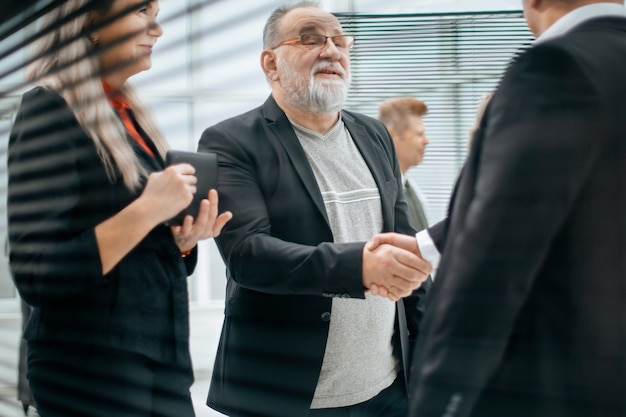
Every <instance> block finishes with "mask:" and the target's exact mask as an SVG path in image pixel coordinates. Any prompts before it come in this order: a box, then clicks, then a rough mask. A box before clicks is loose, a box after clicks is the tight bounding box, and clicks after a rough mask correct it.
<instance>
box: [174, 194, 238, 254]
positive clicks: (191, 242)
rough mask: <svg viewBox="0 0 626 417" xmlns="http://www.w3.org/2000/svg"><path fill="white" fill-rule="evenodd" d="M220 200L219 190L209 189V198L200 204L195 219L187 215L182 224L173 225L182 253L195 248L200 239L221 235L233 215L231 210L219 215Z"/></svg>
mask: <svg viewBox="0 0 626 417" xmlns="http://www.w3.org/2000/svg"><path fill="white" fill-rule="evenodd" d="M218 202H219V198H218V194H217V191H216V190H211V191H209V195H208V199H205V200H202V203H201V204H200V210H199V211H198V216H196V218H195V221H194V218H193V217H191V216H185V220H184V221H183V224H182V225H180V226H172V227H171V229H172V234H173V235H174V240H175V241H176V244H177V245H178V248H179V249H180V251H181V253H184V252H187V251H189V250H191V249H193V248H194V247H195V246H196V244H197V243H198V241H200V240H204V239H208V238H212V237H217V236H219V234H220V233H221V231H222V228H223V227H224V225H225V224H226V223H228V221H229V220H230V219H231V218H232V217H233V214H232V213H231V212H230V211H226V212H224V213H222V214H220V215H218V214H217V210H218ZM183 208H184V207H183ZM181 210H182V209H181ZM175 214H176V213H175Z"/></svg>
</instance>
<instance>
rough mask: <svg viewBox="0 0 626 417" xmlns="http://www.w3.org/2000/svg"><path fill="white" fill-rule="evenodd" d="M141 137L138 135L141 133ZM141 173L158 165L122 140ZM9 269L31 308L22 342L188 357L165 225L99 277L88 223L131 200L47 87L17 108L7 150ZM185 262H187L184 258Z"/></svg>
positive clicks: (179, 263) (182, 275)
mask: <svg viewBox="0 0 626 417" xmlns="http://www.w3.org/2000/svg"><path fill="white" fill-rule="evenodd" d="M144 136H145V134H144ZM128 140H130V141H131V143H132V144H133V146H134V149H135V151H136V153H137V154H138V156H139V158H140V160H141V161H142V163H143V164H144V165H145V166H146V168H147V169H148V170H149V171H156V170H161V169H162V168H163V161H162V160H161V158H159V157H157V158H152V157H150V156H149V155H148V154H147V153H146V152H145V151H144V150H143V149H142V148H141V147H140V146H139V145H138V144H136V143H135V142H134V141H133V140H132V139H130V137H129V138H128ZM8 173H9V187H8V228H9V241H10V266H11V272H12V275H13V279H14V280H15V284H16V286H17V289H18V291H19V293H20V295H21V296H22V297H23V299H24V300H25V301H26V302H27V303H28V304H30V305H31V306H33V307H34V309H33V311H32V315H31V317H30V319H29V321H28V324H27V326H26V329H25V334H24V337H25V338H26V339H27V340H28V341H61V342H72V343H83V344H84V343H86V344H96V345H99V346H105V347H111V348H116V349H122V350H126V351H131V352H135V353H140V354H144V355H146V356H148V357H150V358H152V359H155V360H168V361H170V360H172V359H173V358H174V357H175V354H179V355H182V356H181V357H180V359H181V360H183V361H187V362H188V360H189V357H188V356H189V350H188V338H189V333H188V305H187V304H188V301H187V300H188V297H187V278H186V277H187V275H188V274H189V273H191V271H192V270H193V267H194V266H195V260H196V255H195V253H194V255H193V256H190V257H187V258H184V259H185V261H183V259H182V258H181V256H180V251H179V249H178V247H177V246H176V244H175V242H174V239H173V237H172V233H171V231H170V230H169V228H168V227H165V226H158V227H156V228H155V229H154V230H152V232H150V234H149V235H148V236H147V237H146V238H144V240H143V241H142V242H140V243H139V245H137V247H136V248H135V249H133V250H132V251H131V252H130V253H129V254H128V255H126V256H125V257H124V258H123V259H122V260H121V261H120V262H119V264H118V265H117V266H116V267H115V268H114V269H113V270H112V271H111V272H109V273H108V274H107V275H105V276H103V274H102V265H101V263H100V256H99V252H98V248H97V244H96V239H95V234H94V228H95V226H96V225H98V224H99V223H101V222H103V221H104V220H106V219H108V218H109V217H111V216H113V215H114V214H116V213H118V212H119V211H120V210H121V209H122V208H124V207H125V206H127V205H128V204H129V203H130V202H131V201H133V200H134V199H136V198H137V196H138V195H139V193H140V192H141V191H142V188H143V187H141V189H139V190H137V191H136V192H131V191H129V190H128V189H127V188H126V186H125V185H124V184H123V182H122V180H121V177H120V176H119V175H118V176H117V179H116V181H115V183H111V181H109V179H108V178H107V175H106V172H105V168H104V165H103V164H102V162H101V160H100V158H99V157H98V154H97V151H96V148H95V145H94V143H93V141H92V140H91V139H89V137H88V136H87V135H86V133H85V131H84V130H83V129H82V128H81V126H80V125H79V124H78V122H77V121H76V118H75V117H74V114H73V113H72V111H71V110H70V108H69V107H68V105H67V104H66V103H65V101H64V100H63V99H62V98H61V96H59V95H58V94H56V93H53V92H50V91H48V90H45V89H43V88H35V89H33V90H31V91H29V92H28V93H26V94H25V95H24V97H23V99H22V103H21V105H20V108H19V110H18V113H17V116H16V120H15V124H14V127H13V129H12V132H11V135H10V140H9V151H8ZM188 258H189V259H188Z"/></svg>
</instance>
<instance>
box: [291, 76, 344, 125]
mask: <svg viewBox="0 0 626 417" xmlns="http://www.w3.org/2000/svg"><path fill="white" fill-rule="evenodd" d="M283 65H285V64H283ZM285 67H287V65H285ZM281 80H282V82H281V86H282V87H283V89H284V90H285V92H287V95H288V97H289V98H288V100H289V102H290V103H291V105H293V106H295V107H297V108H299V109H302V110H304V111H307V112H311V113H327V114H329V113H336V112H338V111H340V110H341V109H342V108H343V105H344V103H345V101H346V97H347V96H348V85H349V80H348V81H347V82H346V81H338V80H317V79H315V76H314V75H311V77H310V78H309V79H308V80H307V79H306V78H304V77H299V76H298V75H297V74H295V73H294V72H293V71H291V70H287V71H285V73H284V74H282V77H281Z"/></svg>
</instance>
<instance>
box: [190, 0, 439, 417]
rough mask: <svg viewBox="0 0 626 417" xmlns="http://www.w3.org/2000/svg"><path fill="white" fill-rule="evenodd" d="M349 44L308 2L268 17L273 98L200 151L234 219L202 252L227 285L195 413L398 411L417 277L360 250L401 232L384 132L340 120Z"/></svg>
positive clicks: (400, 259)
mask: <svg viewBox="0 0 626 417" xmlns="http://www.w3.org/2000/svg"><path fill="white" fill-rule="evenodd" d="M353 43H354V37H352V36H350V35H347V34H344V33H343V30H342V28H341V25H340V24H339V22H338V20H337V19H336V18H335V17H334V16H333V15H331V14H329V13H327V12H325V11H323V10H321V9H319V8H318V7H317V6H316V5H315V4H314V3H311V2H301V3H298V4H296V5H293V6H289V7H281V8H279V9H277V10H275V11H274V12H273V13H272V15H271V16H270V17H269V19H268V21H267V24H266V26H265V30H264V50H263V52H262V53H261V66H262V68H263V71H264V72H265V75H266V77H267V80H268V82H269V84H270V85H271V88H272V94H271V96H270V97H269V98H268V99H267V101H266V102H265V103H264V104H263V105H262V106H260V107H258V108H256V109H253V110H251V111H249V112H247V113H245V114H242V115H239V116H236V117H234V118H231V119H228V120H226V121H223V122H221V123H219V124H217V125H215V126H213V127H210V128H208V129H206V130H205V131H204V133H203V134H202V137H201V139H200V143H199V151H201V152H202V151H210V152H215V153H217V154H218V157H219V182H218V189H219V192H220V210H222V211H223V210H230V211H232V213H233V215H234V216H233V219H232V220H231V221H230V222H229V223H228V225H226V227H225V228H224V229H223V230H222V233H221V235H220V237H219V238H218V239H217V240H216V242H217V245H218V248H219V250H220V253H221V255H222V257H223V259H224V262H225V264H226V267H227V275H228V283H227V290H226V298H225V317H224V324H223V329H222V334H221V340H220V344H219V348H218V352H217V357H216V361H215V367H214V370H213V379H212V382H211V387H210V390H209V397H208V402H207V404H208V405H209V406H210V407H212V408H214V409H216V410H218V411H220V412H222V413H225V414H227V415H229V416H240V417H241V416H243V417H252V416H255V417H260V416H267V417H283V416H284V417H307V416H310V417H324V416H353V417H357V416H359V417H366V416H367V417H370V416H385V417H405V416H406V413H407V411H408V405H407V394H406V392H407V390H406V374H407V372H408V354H409V349H410V346H411V345H412V344H411V340H410V338H409V335H415V334H416V329H417V324H418V320H419V314H420V313H419V312H418V310H417V309H416V305H418V303H419V301H420V300H419V296H418V295H417V294H416V291H415V290H416V289H418V288H419V287H420V285H421V284H422V282H423V281H424V280H425V279H426V277H427V276H428V274H429V273H430V272H431V267H430V265H429V264H427V263H426V262H424V261H423V260H422V259H421V258H420V257H419V252H418V250H417V241H416V242H415V245H414V248H404V249H403V248H399V247H396V246H393V245H392V244H391V243H390V244H385V245H381V246H378V247H377V248H376V249H375V250H370V249H369V248H370V247H371V246H369V245H367V242H368V241H370V240H371V239H372V238H373V237H374V236H377V235H378V234H379V233H381V232H387V233H391V235H393V234H397V236H400V234H410V235H414V234H415V230H414V229H413V228H412V227H411V226H410V225H409V221H408V216H407V205H406V202H405V200H404V197H403V193H402V183H401V174H400V166H399V165H398V162H397V158H396V155H395V152H394V147H393V141H392V139H391V137H390V135H389V133H388V132H387V129H386V128H385V127H384V125H383V124H382V123H380V122H379V121H377V120H375V119H373V118H370V117H366V116H364V115H360V114H356V113H352V112H348V111H345V110H342V106H343V104H344V101H345V99H346V94H347V91H348V86H349V83H350V52H349V51H350V48H351V46H352V45H353ZM386 236H387V237H389V234H388V235H386ZM413 240H415V239H413ZM372 285H376V286H379V287H384V288H388V289H389V290H390V293H393V295H394V296H395V297H396V298H395V299H394V300H389V299H387V298H382V297H374V296H372V295H371V294H367V290H368V288H370V287H371V286H372ZM392 288H393V289H392ZM396 291H397V292H396ZM403 297H404V298H403ZM398 298H400V299H399V300H398Z"/></svg>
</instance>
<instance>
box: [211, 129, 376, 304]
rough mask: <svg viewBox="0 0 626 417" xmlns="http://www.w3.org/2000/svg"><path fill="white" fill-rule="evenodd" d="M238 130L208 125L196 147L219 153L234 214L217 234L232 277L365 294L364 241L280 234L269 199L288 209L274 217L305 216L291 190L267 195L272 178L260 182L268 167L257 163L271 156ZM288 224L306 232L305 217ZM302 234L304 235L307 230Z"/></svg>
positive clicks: (226, 205)
mask: <svg viewBox="0 0 626 417" xmlns="http://www.w3.org/2000/svg"><path fill="white" fill-rule="evenodd" d="M234 135H235V133H232V132H226V131H224V130H222V129H220V128H219V127H218V126H215V127H212V128H209V129H207V130H205V131H204V133H203V134H202V137H201V139H200V142H199V147H198V151H200V152H203V151H205V152H206V151H210V152H215V153H217V155H218V160H219V173H218V175H219V179H218V190H219V193H220V210H221V211H223V210H230V211H231V212H232V213H233V219H232V220H230V221H229V223H228V224H227V225H226V226H225V227H224V229H223V231H222V233H221V234H220V236H219V237H218V238H216V243H217V246H218V249H219V250H220V253H221V255H222V258H223V259H224V262H225V263H226V267H227V269H228V274H229V276H230V278H231V279H233V280H234V281H235V282H236V283H237V284H238V285H240V286H242V287H244V288H248V289H252V290H255V291H259V292H264V293H268V294H275V295H286V294H287V295H288V294H292V295H318V296H320V295H323V294H324V293H333V294H348V295H349V296H351V297H356V298H363V297H364V296H365V295H364V288H363V283H362V257H363V255H362V252H363V246H364V242H355V243H346V244H338V243H333V242H332V236H330V239H329V241H324V242H312V241H311V242H305V243H296V242H295V240H296V239H294V241H288V240H286V239H280V238H277V237H276V236H275V233H274V234H273V233H272V232H273V230H272V229H273V228H274V229H276V228H277V227H278V226H279V225H277V224H272V221H271V219H270V212H269V207H268V205H269V204H270V203H269V202H268V200H272V203H271V204H273V207H276V206H277V205H279V206H280V207H281V208H280V210H281V211H282V212H284V213H285V215H284V216H283V217H282V218H280V219H279V218H276V221H284V222H289V221H292V222H293V219H297V218H299V217H300V218H301V217H302V216H301V215H299V214H298V213H293V212H289V211H290V210H294V209H296V210H297V206H296V205H294V204H291V203H290V202H289V200H288V199H289V198H293V196H291V195H286V194H285V195H281V197H280V198H279V197H276V196H268V195H267V187H268V184H261V181H263V180H262V179H261V178H260V175H261V174H260V172H261V171H264V172H267V171H268V169H267V167H259V166H258V165H259V164H271V163H273V162H272V161H267V160H263V161H259V160H258V159H257V158H258V157H259V155H258V152H257V151H256V150H255V149H254V148H253V145H250V144H249V142H247V140H248V139H250V138H249V136H250V135H251V134H250V133H249V132H246V133H244V134H243V135H244V136H247V138H246V139H245V140H244V141H241V140H238V139H237V138H235V137H234ZM252 136H254V139H255V140H256V136H255V135H252ZM264 146H270V145H269V144H265V145H264ZM263 186H265V187H263ZM294 207H296V208H294ZM287 217H288V218H287ZM281 226H284V225H281ZM290 227H291V229H292V230H293V229H295V230H294V233H296V231H297V229H299V230H300V231H301V233H306V231H305V230H304V225H303V224H302V223H299V224H292V225H291V226H290ZM301 237H302V240H303V241H304V240H306V239H305V238H306V236H304V235H302V236H301ZM306 243H310V244H306Z"/></svg>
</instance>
